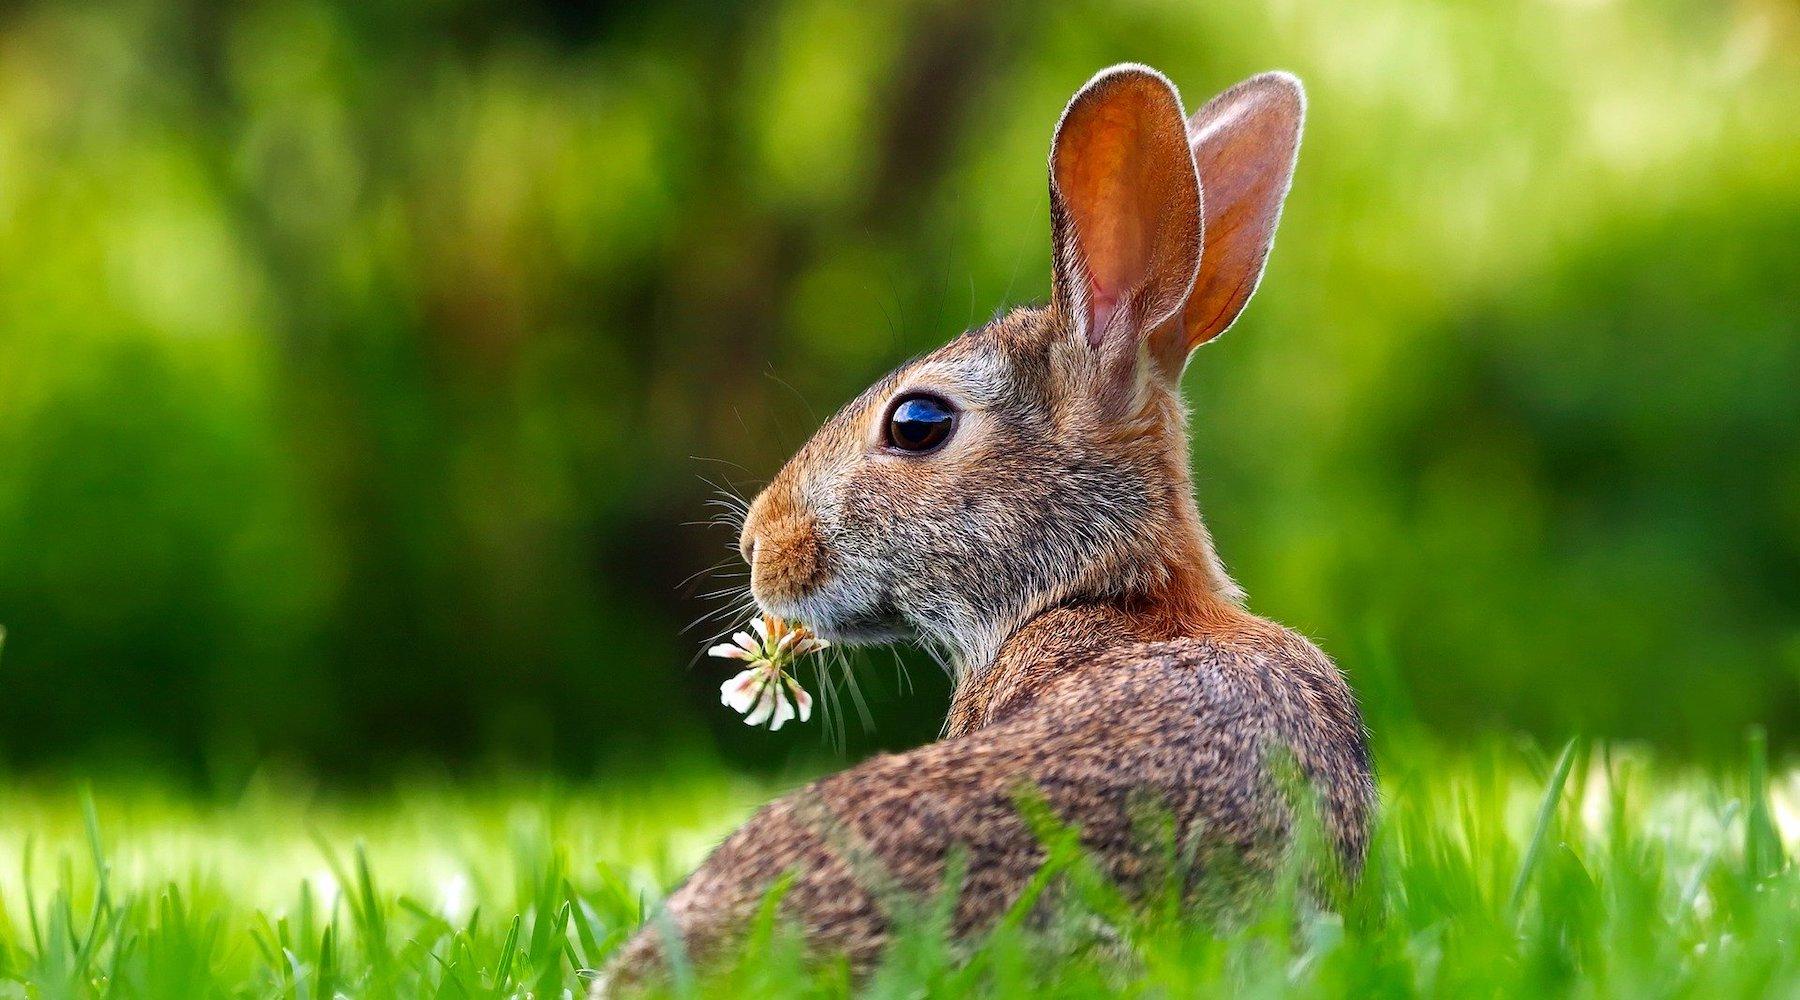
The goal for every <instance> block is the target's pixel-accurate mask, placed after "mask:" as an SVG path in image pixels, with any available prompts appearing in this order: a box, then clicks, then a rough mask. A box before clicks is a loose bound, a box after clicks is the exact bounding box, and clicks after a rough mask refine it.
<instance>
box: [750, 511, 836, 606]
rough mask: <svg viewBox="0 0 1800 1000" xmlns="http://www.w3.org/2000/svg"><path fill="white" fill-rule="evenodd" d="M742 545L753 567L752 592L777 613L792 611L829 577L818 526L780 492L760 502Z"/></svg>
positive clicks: (752, 515) (758, 600) (751, 512)
mask: <svg viewBox="0 0 1800 1000" xmlns="http://www.w3.org/2000/svg"><path fill="white" fill-rule="evenodd" d="M738 547H739V550H740V551H742V552H743V554H744V561H745V562H746V563H749V565H750V593H751V594H752V595H753V596H754V597H755V598H756V600H757V602H758V603H759V604H761V605H762V606H763V607H764V608H767V609H769V610H772V611H775V612H776V613H780V611H781V610H782V609H784V608H791V606H792V605H794V604H796V603H797V602H799V601H800V600H801V599H802V598H804V597H805V596H806V595H807V594H808V593H810V592H811V591H813V590H815V589H816V588H817V587H818V586H819V585H820V584H821V583H822V582H823V581H824V579H825V576H826V557H825V549H824V546H823V545H822V544H821V543H820V541H819V531H818V522H817V521H816V519H814V517H813V516H812V514H811V513H809V512H807V511H806V510H804V509H803V508H800V507H799V506H798V505H796V504H794V503H792V502H791V501H789V500H788V499H787V498H786V497H785V496H784V495H783V493H782V492H781V491H773V490H772V491H767V492H764V493H763V495H762V496H760V497H757V498H756V503H754V504H752V505H751V507H750V514H749V516H748V517H747V518H745V519H744V532H743V535H742V536H741V537H740V538H739V541H738Z"/></svg>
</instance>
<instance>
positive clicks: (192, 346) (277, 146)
mask: <svg viewBox="0 0 1800 1000" xmlns="http://www.w3.org/2000/svg"><path fill="white" fill-rule="evenodd" d="M1797 42H1800V13H1797V12H1796V9H1795V8H1794V7H1793V6H1792V5H1791V4H1789V3H1786V2H1784V0H1738V2H1734V3H1729V4H1700V3H1693V2H1691V0H1658V2H1652V0H1644V2H1626V0H1579V2H1578V0H1532V2H1526V3H1521V4H1505V5H1488V4H1457V3H1428V2H1424V0H1357V2H1355V3H1349V4H1327V3H1311V4H1302V3H1298V2H1295V0H1281V2H1276V3H1272V4H1267V5H1262V4H1258V5H1250V4H1237V5H1218V4H1213V5H1195V4H1190V3H1182V2H1175V0H1156V2H1148V0H1146V2H1134V3H1130V4H1103V3H1098V2H1086V3H1072V4H1058V5H1049V6H1044V7H1035V6H1027V5H1022V4H953V3H948V2H928V3H921V4H901V3H897V2H891V0H875V2H870V3H863V4H857V5H844V4H835V3H825V2H819V0H777V2H771V3H763V4H755V5H751V4H723V5H701V4H694V3H676V4H665V5H617V6H599V7H576V6H565V5H561V4H549V3H539V4H529V3H526V4H499V3H493V2H479V0H437V2H432V3H424V2H416V0H378V2H373V3H327V2H318V0H312V2H309V0H296V2H252V3H247V4H233V5H219V4H210V3H198V2H194V0H188V2H180V0H176V2H158V3H150V2H143V3H135V4H133V3H124V4H116V5H115V4H96V3H83V2H76V3H43V4H31V3H27V4H22V5H12V6H9V7H7V8H4V9H3V10H0V622H3V623H4V624H5V625H6V626H8V627H9V628H10V636H11V638H10V641H9V646H8V648H7V650H6V653H5V658H4V660H0V760H7V761H11V762H12V763H13V764H14V765H16V766H25V767H35V766H40V765H54V764H58V763H67V762H71V761H77V762H80V761H108V760H111V761H118V760H130V761H141V760H146V759H150V760H158V761H164V762H167V763H168V764H169V765H172V766H174V767H177V768H181V769H190V770H197V771H200V772H205V771H208V770H211V771H214V772H219V771H229V770H230V769H231V768H232V767H234V766H241V765H239V764H234V763H233V762H244V761H254V760H259V759H263V758H266V757H269V756H279V757H289V758H293V759H296V760H299V761H302V762H304V763H306V764H308V765H311V766H318V767H322V768H326V769H330V770H334V771H338V772H343V773H359V772H367V771H368V770H369V769H370V767H371V766H375V765H378V766H380V767H383V768H386V767H394V766H402V767H404V766H408V765H409V763H410V762H411V761H414V760H421V761H449V762H451V763H452V764H453V765H454V764H457V763H459V762H465V763H466V762H468V761H471V760H480V759H491V758H495V757H498V758H502V759H513V760H522V761H527V762H531V763H533V764H540V763H546V762H554V763H556V764H559V765H561V766H563V767H566V768H571V769H582V768H587V767H591V766H594V765H595V764H596V763H597V762H599V761H601V760H602V759H618V758H617V757H616V755H619V754H639V755H642V754H648V753H668V752H674V751H677V750H679V748H680V745H681V744H683V743H684V742H686V741H688V740H690V739H691V738H692V737H689V736H684V735H682V734H684V733H694V732H703V731H704V727H706V726H710V727H712V729H711V731H712V733H713V735H714V737H715V738H716V740H717V741H718V742H719V743H720V746H721V747H722V748H723V750H724V751H725V752H726V753H728V754H730V755H732V756H734V757H737V758H740V759H745V760H751V759H764V760H769V759H774V758H777V757H780V756H782V755H786V754H789V753H791V752H796V751H802V750H806V749H807V748H810V747H812V746H813V744H814V741H815V740H816V738H817V735H816V730H812V729H810V728H807V729H803V730H801V731H800V732H799V733H797V734H789V733H784V734H781V736H780V737H779V738H775V739H770V738H767V737H764V736H762V735H760V734H754V733H750V732H748V731H746V730H744V729H743V727H741V726H740V725H737V724H736V723H734V722H733V720H732V719H731V718H730V717H729V716H728V715H727V714H726V713H724V712H720V711H716V710H714V709H713V707H712V706H711V705H710V703H711V702H712V701H713V699H714V693H713V692H714V689H715V685H716V683H717V681H718V679H719V677H718V676H717V672H716V671H715V670H711V669H708V668H707V667H705V666H702V667H699V668H695V669H692V670H688V669H684V665H686V664H688V663H689V661H690V659H691V657H692V655H693V653H694V651H695V650H696V649H697V644H698V641H699V639H700V638H701V637H702V633H697V632H690V633H688V634H686V635H683V634H681V632H680V630H681V629H682V627H683V626H684V625H686V624H687V623H688V622H689V621H691V620H693V619H694V618H695V617H697V616H699V615H701V614H702V613H704V612H705V611H706V610H707V609H708V608H709V607H712V606H714V605H713V604H711V603H709V602H708V601H707V600H706V599H705V598H704V597H703V596H702V595H703V594H705V593H706V592H708V591H711V590H712V589H714V586H716V585H715V584H710V583H707V582H705V581H704V580H702V581H701V582H697V583H696V582H686V581H688V578H689V577H690V575H691V574H694V573H696V572H700V571H703V570H705V569H706V567H708V566H710V565H712V564H714V562H715V560H717V559H720V558H725V559H727V561H729V556H730V553H729V551H728V549H727V543H729V542H730V539H729V538H728V537H727V536H726V534H725V533H724V532H721V531H719V530H717V529H714V528H709V527H706V526H704V525H703V524H702V525H694V524H691V523H690V522H703V521H704V520H705V519H706V518H707V516H708V513H709V511H708V508H707V506H706V500H707V499H708V496H709V494H710V493H711V490H712V489H713V484H718V485H721V486H730V487H734V488H737V489H741V490H744V491H749V490H753V489H754V487H755V484H756V483H757V481H758V480H759V479H761V478H765V477H767V476H768V475H769V474H771V473H772V472H773V471H774V470H775V469H776V468H777V467H778V465H779V463H780V462H781V461H782V459H783V458H784V457H785V456H786V454H787V453H789V452H790V451H791V450H792V449H793V448H794V447H795V446H797V445H798V444H799V443H800V442H801V441H802V440H804V438H805V436H806V435H807V433H808V432H809V431H810V429H811V427H812V426H813V425H814V424H815V423H816V422H817V420H818V419H819V418H821V417H822V416H823V415H824V414H825V413H826V412H828V411H829V410H830V409H831V408H833V407H835V406H836V405H837V404H838V403H839V402H840V401H841V400H843V399H846V398H848V397H849V396H850V395H851V394H852V393H854V392H855V391H856V390H858V389H859V388H860V387H861V386H863V385H864V384H866V383H867V382H868V381H870V380H871V379H872V378H874V377H876V376H877V375H879V374H880V373H881V372H882V371H884V370H886V369H887V368H888V367H890V366H892V365H893V364H895V363H897V362H898V361H900V360H901V359H903V358H904V357H906V356H907V355H909V354H912V353H914V352H917V351H920V350H924V349H926V348H928V347H929V346H931V345H933V344H935V343H937V342H939V341H941V340H942V339H944V338H946V337H948V336H950V335H952V334H953V333H955V332H957V331H959V330H961V329H963V328H964V327H966V326H968V325H970V324H972V323H976V322H979V321H980V320H982V319H983V318H985V317H986V316H987V315H989V314H990V313H991V312H992V311H993V310H995V309H997V308H1000V307H1002V306H1004V305H1006V304H1010V303H1014V302H1018V301H1023V300H1028V299H1031V298H1033V297H1042V296H1043V295H1044V294H1045V292H1046V291H1047V286H1048V270H1049V269H1048V264H1047V254H1048V225H1047V220H1046V215H1047V198H1046V195H1045V181H1044V176H1043V163H1044V155H1045V151H1046V149H1047V145H1048V139H1049V133H1050V128H1051V126H1052V124H1053V123H1054V121H1055V120H1056V115H1057V114H1058V112H1059V111H1060V109H1061V107H1062V105H1063V102H1064V101H1065V100H1066V99H1067V98H1068V96H1069V95H1070V94H1071V93H1072V92H1073V91H1074V90H1075V88H1076V87H1078V86H1079V85H1080V84H1081V82H1082V81H1083V80H1084V79H1086V77H1087V76H1088V75H1090V74H1091V73H1092V72H1093V71H1094V70H1096V69H1098V68H1099V67H1101V66H1104V65H1106V64H1109V63H1111V62H1115V61H1119V60H1125V59H1133V60H1141V61H1145V62H1149V63H1152V64H1154V65H1156V66H1158V67H1159V68H1162V69H1163V70H1165V71H1167V72H1168V73H1169V75H1170V76H1171V77H1172V78H1173V79H1175V80H1176V81H1177V82H1178V83H1179V84H1180V85H1181V86H1183V87H1184V88H1185V90H1186V94H1187V98H1188V101H1189V103H1190V104H1192V103H1197V102H1198V101H1200V100H1202V99H1204V98H1205V97H1206V96H1207V95H1209V94H1210V93H1212V92H1214V91H1216V90H1218V89H1221V88H1223V87H1225V86H1227V85H1229V84H1230V83H1231V82H1233V81H1235V80H1237V79H1239V78H1241V77H1243V76H1245V75H1248V74H1249V73H1252V72H1255V71H1258V70H1261V69H1265V68H1269V67H1276V66H1279V67H1284V68H1288V69H1291V70H1293V71H1295V72H1297V73H1299V74H1300V75H1301V76H1302V77H1303V78H1304V79H1305V80H1306V81H1307V84H1308V86H1309V89H1310V94H1311V108H1310V118H1309V123H1308V135H1307V142H1306V146H1305V148H1304V150H1303V152H1302V156H1301V165H1300V171H1299V176H1298V180H1297V182H1296V186H1295V190H1294V194H1293V197H1292V199H1291V201H1290V204H1289V209H1288V212H1287V215H1286V218H1285V225H1284V227H1283V231H1282V234H1281V237H1280V240H1279V244H1278V248H1277V250H1276V252H1275V255H1274V259H1273V263H1272V266H1271V270H1270V273H1269V275H1268V278H1267V281H1266V283H1265V285H1264V286H1263V289H1264V290H1263V294H1262V295H1261V296H1260V297H1259V298H1258V300H1257V301H1256V302H1255V303H1254V304H1253V305H1252V307H1251V308H1250V310H1249V312H1248V313H1247V314H1246V316H1245V318H1244V320H1243V322H1242V323H1241V325H1240V327H1239V328H1238V329H1237V330H1235V331H1234V332H1233V333H1232V334H1231V335H1230V336H1228V337H1226V338H1225V339H1224V340H1223V341H1222V342H1220V343H1219V344H1218V345H1215V346H1213V347H1209V348H1208V349H1207V350H1206V351H1204V352H1203V353H1202V354H1201V356H1200V357H1199V358H1197V359H1196V362H1195V363H1194V364H1193V366H1192V367H1191V368H1190V370H1189V376H1188V390H1189V393H1190V396H1191V398H1192V400H1193V402H1194V407H1195V421H1194V426H1195V456H1196V463H1197V470H1198V479H1199V489H1200V492H1201V496H1202V506H1203V509H1204V510H1205V511H1206V512H1207V513H1208V516H1209V519H1210V522H1211V524H1212V526H1213V529H1214V532H1215V534H1216V536H1217V537H1218V540H1219V543H1220V546H1221V549H1222V551H1223V553H1224V555H1225V558H1226V560H1227V562H1228V564H1229V565H1230V566H1231V568H1232V569H1233V571H1234V572H1235V574H1236V575H1237V576H1238V577H1239V578H1240V580H1241V581H1242V582H1243V583H1244V584H1245V585H1246V587H1247V589H1248V590H1249V591H1250V593H1251V595H1252V602H1253V606H1254V607H1256V608H1257V609H1258V610H1260V611H1262V612H1264V613H1266V614H1269V615H1271V616H1273V617H1276V618H1278V619H1281V620H1284V621H1288V622H1291V623H1294V624H1296V625H1298V626H1300V627H1301V628H1303V629H1304V630H1305V631H1307V632H1308V633H1309V634H1311V635H1313V636H1315V637H1316V638H1318V639H1319V640H1320V641H1321V642H1322V643H1323V645H1324V646H1325V647H1326V648H1327V649H1328V650H1330V651H1332V652H1333V653H1335V654H1336V655H1337V656H1338V657H1339V659H1340V660H1341V661H1342V662H1343V663H1344V665H1345V666H1346V668H1347V669H1348V670H1349V671H1350V673H1351V675H1352V677H1353V679H1354V680H1355V681H1356V683H1357V684H1358V686H1359V687H1360V688H1361V689H1362V691H1363V692H1364V697H1365V700H1366V701H1367V703H1368V708H1369V713H1370V716H1371V719H1372V721H1373V722H1374V724H1375V726H1376V728H1377V731H1378V733H1379V732H1380V731H1381V730H1382V728H1383V727H1384V725H1387V726H1389V728H1390V731H1392V730H1395V729H1398V728H1399V727H1400V725H1401V721H1402V720H1410V719H1415V718H1416V719H1422V720H1425V723H1426V724H1427V725H1429V726H1431V727H1434V728H1438V729H1440V730H1442V731H1445V732H1447V733H1451V734H1456V733H1466V732H1470V731H1476V730H1481V729H1485V728H1491V727H1515V726H1516V727H1524V728H1528V729H1534V730H1540V731H1553V730H1558V729H1565V728H1568V727H1571V726H1579V727H1584V728H1587V729H1591V730H1594V731H1597V732H1601V733H1607V734H1615V735H1620V736H1627V737H1642V738H1648V739H1652V740H1655V741H1659V742H1662V743H1665V744H1668V745H1671V746H1674V747H1678V748H1683V749H1690V750H1691V749H1701V750H1705V749H1708V748H1716V747H1717V746H1719V745H1721V744H1726V745H1735V744H1736V742H1737V740H1738V739H1739V736H1740V733H1741V729H1742V726H1743V725H1744V724H1745V723H1747V722H1750V721H1753V720H1760V721H1762V722H1765V723H1766V724H1767V725H1768V726H1769V727H1770V730H1771V732H1772V733H1774V734H1776V738H1777V740H1778V741H1783V740H1784V739H1785V740H1791V738H1792V737H1791V734H1793V733H1795V732H1796V728H1797V727H1796V724H1797V723H1800V329H1797V325H1800V323H1797V320H1796V313H1797V311H1796V304H1797V303H1800V132H1796V130H1795V128H1794V109H1795V107H1796V106H1797V105H1800V44H1797ZM887 663H888V661H887V659H886V658H885V654H878V655H877V656H875V657H872V658H871V659H870V660H869V662H868V665H867V666H868V670H867V678H868V680H867V681H866V683H867V685H868V687H869V694H870V697H871V699H872V701H873V703H874V711H875V715H876V718H877V721H878V722H879V726H878V735H877V736H875V737H868V736H864V737H862V740H861V742H860V743H854V744H853V747H852V750H853V752H861V750H864V749H867V745H868V744H869V743H870V742H871V741H879V742H881V743H884V744H904V743H908V742H916V741H918V740H921V739H924V738H927V737H929V736H930V735H931V734H932V733H933V732H935V729H936V726H937V724H938V721H939V720H940V719H941V717H942V715H941V713H942V709H943V696H944V682H943V680H942V678H941V677H938V676H936V675H935V668H934V667H931V666H930V665H928V664H920V663H915V664H913V667H912V670H911V676H912V679H913V680H914V681H916V682H917V685H918V690H916V691H912V692H908V691H906V690H905V685H904V684H900V683H896V682H895V679H894V678H893V676H892V675H893V673H894V671H893V670H892V668H891V667H889V666H887ZM797 728H798V727H797ZM854 730H855V726H854V725H853V726H852V732H853V734H854Z"/></svg>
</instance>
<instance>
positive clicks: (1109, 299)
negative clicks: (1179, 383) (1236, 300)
mask: <svg viewBox="0 0 1800 1000" xmlns="http://www.w3.org/2000/svg"><path fill="white" fill-rule="evenodd" d="M1050 225H1051V238H1052V242H1053V243H1054V245H1055V252H1056V262H1055V272H1056V277H1055V284H1056V291H1055V297H1056V304H1057V306H1058V307H1059V308H1060V309H1062V310H1063V314H1064V315H1065V316H1067V317H1069V318H1070V325H1071V327H1072V329H1074V330H1075V331H1076V334H1077V337H1078V339H1081V340H1084V341H1086V343H1087V345H1088V346H1089V347H1091V348H1093V349H1094V350H1096V351H1098V352H1099V353H1100V354H1101V356H1102V359H1103V363H1105V364H1106V365H1107V367H1115V366H1123V365H1130V366H1132V368H1135V366H1136V360H1137V358H1138V357H1139V356H1140V347H1141V346H1142V344H1143V342H1144V338H1145V337H1146V336H1147V335H1148V334H1149V333H1150V331H1152V330H1155V329H1157V328H1158V326H1159V325H1160V324H1162V323H1163V322H1164V321H1165V320H1167V319H1169V318H1170V317H1171V316H1173V315H1175V313H1176V311H1177V310H1179V309H1180V308H1181V305H1182V303H1183V302H1184V301H1186V299H1187V295H1188V290H1189V289H1190V288H1191V287H1192V286H1193V283H1194V273H1195V271H1196V270H1197V269H1198V268H1199V265H1200V185H1199V182H1198V180H1197V179H1196V175H1195V172H1194V156H1193V152H1192V150H1191V149H1190V148H1189V145H1188V140H1187V130H1186V122H1185V121H1184V120H1183V118H1182V112H1181V98H1180V97H1179V96H1178V95H1177V94H1176V93H1175V88H1174V86H1173V85H1171V84H1170V83H1169V81H1168V80H1167V79H1166V78H1165V77H1163V76H1162V74H1160V73H1158V72H1156V71H1155V70H1152V69H1149V68H1148V67H1145V66H1137V65H1129V64H1127V65H1121V66H1114V67H1113V68H1111V69H1108V70H1103V71H1102V72H1101V73H1100V74H1099V75H1097V76H1095V77H1094V78H1093V79H1092V80H1090V81H1088V84H1087V86H1085V87H1083V88H1081V91H1080V92H1079V93H1077V94H1076V95H1075V97H1074V98H1073V99H1072V100H1070V101H1069V106H1068V108H1067V109H1066V110H1064V111H1063V116H1062V121H1060V122H1058V123H1057V126H1056V138H1055V139H1054V141H1053V142H1052V144H1051V149H1050Z"/></svg>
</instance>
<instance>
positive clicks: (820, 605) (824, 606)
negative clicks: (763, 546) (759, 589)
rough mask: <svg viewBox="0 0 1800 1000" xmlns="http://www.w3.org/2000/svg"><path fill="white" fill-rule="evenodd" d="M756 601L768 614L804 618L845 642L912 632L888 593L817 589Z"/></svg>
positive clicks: (874, 640) (814, 627) (858, 642)
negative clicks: (787, 597) (869, 594)
mask: <svg viewBox="0 0 1800 1000" xmlns="http://www.w3.org/2000/svg"><path fill="white" fill-rule="evenodd" d="M757 603H758V604H760V605H761V606H762V609H763V610H764V611H766V612H768V613H769V614H772V615H777V616H779V617H782V618H788V619H792V620H795V621H799V622H803V623H805V625H806V627H807V628H810V629H812V630H813V633H814V634H816V635H818V636H819V638H821V639H824V640H826V641H828V642H834V643H839V644H842V645H850V646H865V645H878V644H880V643H886V642H894V641H896V640H898V639H903V638H905V637H906V636H907V634H908V632H909V630H908V628H907V625H906V620H905V619H904V618H902V617H901V615H900V612H899V611H898V609H896V608H895V607H894V606H893V604H892V603H891V602H890V601H889V600H888V599H887V598H885V597H877V598H873V599H870V598H868V597H866V596H865V595H851V594H831V593H826V592H822V591H815V592H813V593H810V594H806V595H804V596H801V597H798V598H795V599H793V600H785V601H779V600H778V601H765V600H758V601H757Z"/></svg>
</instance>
